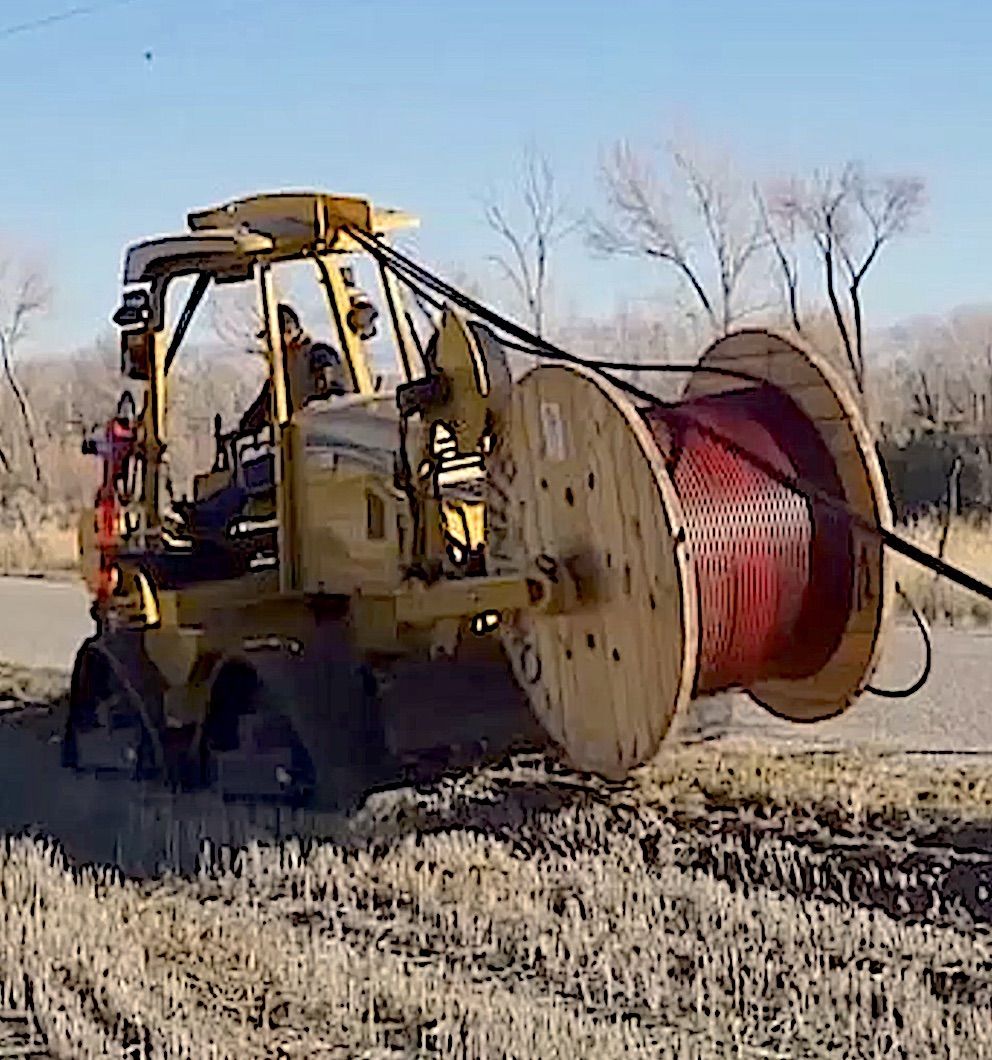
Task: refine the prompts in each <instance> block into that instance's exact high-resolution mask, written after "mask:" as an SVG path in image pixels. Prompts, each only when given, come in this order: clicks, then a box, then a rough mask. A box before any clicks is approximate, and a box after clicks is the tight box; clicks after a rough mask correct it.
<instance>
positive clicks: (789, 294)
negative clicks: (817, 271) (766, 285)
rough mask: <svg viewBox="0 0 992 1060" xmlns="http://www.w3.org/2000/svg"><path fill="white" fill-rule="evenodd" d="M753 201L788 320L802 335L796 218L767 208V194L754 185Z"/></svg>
mask: <svg viewBox="0 0 992 1060" xmlns="http://www.w3.org/2000/svg"><path fill="white" fill-rule="evenodd" d="M754 202H755V207H756V208H757V211H758V216H759V218H760V220H761V227H762V229H763V231H764V233H765V236H766V237H767V239H768V245H769V246H770V248H771V251H772V256H773V258H774V261H775V266H776V269H777V271H778V273H779V276H780V279H781V283H782V288H783V294H784V296H785V305H786V308H787V310H788V314H789V322H790V323H791V325H792V327H793V328H794V329H795V331H796V332H797V333H800V334H801V333H802V330H803V326H802V321H801V320H800V314H799V255H798V253H797V246H796V244H797V223H796V218H795V216H794V215H793V214H789V213H787V214H786V215H785V216H784V217H782V216H778V217H776V216H774V215H773V213H772V211H770V210H769V208H768V203H767V200H766V197H765V195H764V193H763V192H762V191H761V189H760V188H759V187H758V186H757V185H755V187H754Z"/></svg>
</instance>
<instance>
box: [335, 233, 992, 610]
mask: <svg viewBox="0 0 992 1060" xmlns="http://www.w3.org/2000/svg"><path fill="white" fill-rule="evenodd" d="M348 231H349V233H350V234H351V235H352V236H353V237H354V239H355V241H356V242H357V243H358V244H359V245H360V246H362V247H364V248H365V249H366V250H367V251H368V253H370V254H371V255H372V256H373V257H375V258H377V259H378V260H379V261H380V262H383V263H384V264H387V265H389V266H390V267H392V268H393V270H394V271H395V272H396V273H397V274H398V275H399V274H400V273H406V274H407V275H409V274H413V275H415V276H417V277H418V279H419V280H420V282H421V283H423V284H425V285H427V286H429V287H430V288H431V289H432V290H435V291H437V292H439V293H440V294H442V295H444V296H445V297H447V298H448V299H449V300H450V301H452V302H454V303H455V304H456V305H458V306H460V307H461V308H463V309H465V310H466V311H468V312H471V313H473V314H475V315H476V316H479V317H481V318H482V319H483V320H486V321H488V322H489V323H490V324H491V325H493V326H494V327H495V328H497V329H498V330H500V331H502V332H506V333H507V334H509V335H512V336H513V337H514V338H516V339H518V340H519V341H520V342H523V343H526V344H527V350H526V352H529V353H531V354H533V355H536V356H543V357H546V358H549V359H553V360H559V361H564V362H566V363H568V364H575V365H579V366H581V367H586V368H588V367H595V363H596V362H592V363H591V362H589V361H587V360H585V359H584V358H582V357H578V356H576V355H575V354H572V353H569V352H568V351H567V350H563V349H561V348H560V347H558V346H555V345H554V344H553V343H551V342H548V341H547V340H546V339H543V338H541V337H540V336H539V335H534V334H532V333H531V332H528V331H527V330H526V329H525V328H523V327H521V326H520V325H519V324H514V323H513V322H512V321H511V320H507V319H506V318H505V317H503V316H501V315H500V314H499V313H497V312H495V311H494V310H492V309H489V308H488V307H487V306H484V305H482V303H480V302H477V301H476V300H475V299H474V298H471V297H469V296H468V295H466V294H464V293H463V292H461V291H458V290H457V289H456V288H454V287H452V286H451V285H450V284H448V283H445V282H444V281H443V280H442V279H440V278H439V277H437V276H434V275H433V274H432V273H430V272H428V271H427V270H426V269H425V268H424V267H423V266H421V265H419V264H418V263H417V262H415V261H413V260H412V259H411V258H408V257H407V256H406V255H404V254H402V253H400V251H398V250H396V249H395V248H394V247H390V246H388V245H387V244H385V243H383V242H382V241H381V240H380V239H378V238H377V237H375V236H373V235H370V234H368V233H366V232H362V231H360V230H359V229H355V228H350V227H349V229H348ZM389 259H392V260H389ZM397 262H398V263H399V264H397ZM501 341H502V340H501ZM613 367H614V368H616V366H615V365H614V366H613ZM595 370H597V371H598V372H599V373H600V375H602V377H603V378H604V379H606V380H607V381H608V382H609V383H611V384H612V385H613V386H615V387H616V388H617V389H618V390H622V391H624V392H626V393H628V394H630V395H631V396H633V397H636V398H637V399H638V400H639V401H643V402H645V403H646V404H649V405H655V404H657V403H658V399H657V397H656V396H655V395H654V394H650V393H648V392H647V391H645V390H642V389H641V388H640V387H637V386H635V385H634V384H632V383H628V382H626V381H625V380H622V379H619V378H617V377H616V376H614V375H611V374H610V373H609V372H607V371H605V370H604V369H602V368H595ZM655 370H658V371H669V370H675V369H673V368H672V367H671V366H669V365H658V366H657V367H656V369H655ZM681 370H684V371H688V372H697V371H704V372H705V371H707V369H706V368H705V367H701V366H699V365H687V366H685V368H684V369H681ZM740 374H741V375H743V374H744V373H740ZM751 378H752V379H753V378H755V377H751ZM758 381H759V382H764V380H758ZM696 425H697V427H698V428H699V429H700V430H702V431H704V432H706V433H709V434H710V435H712V436H713V437H715V438H716V439H717V440H719V441H720V442H721V444H723V445H724V446H726V447H727V448H728V449H730V450H731V451H733V452H735V453H736V454H737V455H738V456H740V457H741V458H742V459H744V460H747V461H748V462H750V463H751V464H752V466H754V467H756V468H757V469H758V470H760V471H762V472H763V473H764V474H765V475H767V476H768V477H769V478H770V479H772V481H774V482H777V483H778V484H780V485H782V486H785V487H786V488H788V489H790V490H792V491H793V492H795V493H797V494H798V495H799V496H801V497H802V498H803V499H805V500H817V501H819V502H820V503H821V504H824V505H825V506H827V507H829V508H832V509H833V510H834V511H838V512H840V514H842V515H845V516H847V518H849V519H850V520H851V521H852V523H854V524H855V525H856V526H858V527H859V529H861V530H862V531H864V532H865V533H867V534H870V535H871V536H873V537H878V538H879V539H880V540H881V542H882V544H883V545H885V546H887V547H888V548H889V549H891V550H892V551H893V552H896V553H898V554H899V555H902V556H905V557H906V558H907V559H910V560H912V561H913V562H914V563H917V564H919V565H920V566H922V567H924V568H926V569H927V570H930V571H931V572H933V573H935V574H938V575H940V576H942V577H944V578H946V579H947V580H948V581H950V582H952V583H954V584H956V585H959V586H961V587H962V588H964V589H968V590H969V591H970V592H973V593H975V594H976V595H977V596H981V597H982V598H983V599H985V600H989V601H992V585H989V584H987V583H986V582H982V581H980V580H979V579H978V578H974V577H972V576H971V575H970V574H967V573H966V572H965V571H962V570H960V569H958V568H957V567H952V566H951V565H950V564H949V563H946V562H945V561H944V560H941V559H939V558H938V557H936V556H932V555H930V554H929V553H928V552H924V551H923V549H921V548H918V547H917V546H916V545H913V544H911V543H910V542H908V541H905V540H903V539H902V538H901V537H899V536H898V535H897V534H896V533H894V532H893V531H891V530H886V529H883V528H882V527H880V526H878V525H877V524H875V523H873V522H871V521H870V520H868V519H866V518H864V517H863V516H861V515H860V514H859V513H857V512H856V511H854V510H853V509H852V508H851V507H850V505H848V504H847V503H846V502H845V501H844V500H842V499H841V498H838V497H834V496H832V495H830V494H828V493H826V492H825V491H824V490H822V489H820V488H819V487H818V486H816V485H815V484H813V483H812V482H809V481H807V480H805V479H802V478H794V477H793V476H789V475H785V474H783V473H782V472H781V471H779V470H778V468H776V467H774V466H773V465H772V464H770V463H768V462H767V461H766V460H763V459H762V458H760V457H759V456H758V455H757V454H756V453H753V452H751V451H750V450H748V449H745V448H744V447H743V446H741V445H739V444H738V443H737V442H735V441H733V440H732V439H730V438H727V437H725V436H724V435H721V434H720V432H718V431H715V430H713V429H712V428H711V427H708V426H707V425H705V424H702V423H699V422H698V421H697V424H696Z"/></svg>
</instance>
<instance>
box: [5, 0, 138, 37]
mask: <svg viewBox="0 0 992 1060" xmlns="http://www.w3.org/2000/svg"><path fill="white" fill-rule="evenodd" d="M133 3H135V0H104V2H103V3H96V4H77V5H76V6H75V7H70V8H68V9H67V10H65V11H56V12H55V13H54V14H51V15H42V16H41V17H40V18H32V19H29V20H28V21H27V22H18V23H16V24H15V25H12V26H4V27H3V28H2V29H0V39H3V38H5V37H13V36H14V35H15V34H17V33H28V32H30V31H31V30H35V29H44V28H45V26H51V25H54V24H55V23H57V22H66V21H68V20H69V19H71V18H79V17H80V16H82V15H94V14H96V13H97V12H98V11H103V10H104V9H106V8H109V7H123V6H124V5H125V4H133Z"/></svg>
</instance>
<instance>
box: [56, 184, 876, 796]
mask: <svg viewBox="0 0 992 1060" xmlns="http://www.w3.org/2000/svg"><path fill="white" fill-rule="evenodd" d="M188 222H189V224H188V231H186V232H184V233H182V234H180V235H176V236H171V237H167V238H164V239H158V240H153V241H148V242H144V243H139V244H137V245H135V246H132V247H131V248H130V249H129V250H128V252H127V254H126V258H125V267H124V284H125V292H124V297H123V302H122V305H121V308H120V310H119V311H118V313H117V316H116V317H115V320H116V322H117V324H118V326H119V327H120V333H121V350H122V370H123V374H124V376H125V379H126V383H125V386H129V387H133V389H134V392H132V391H131V390H127V391H125V393H124V394H123V396H122V398H121V402H120V405H119V407H118V412H117V415H116V416H115V417H114V418H113V420H112V421H111V423H110V424H109V425H108V427H107V428H106V430H105V431H104V433H103V434H102V435H101V436H100V437H98V438H95V439H93V440H91V441H90V442H88V443H87V444H88V447H89V450H90V451H91V452H94V453H96V454H97V455H99V456H100V458H101V459H102V463H103V468H104V475H103V484H102V486H101V488H100V490H99V492H98V495H97V501H96V504H95V506H94V508H93V510H91V511H88V512H87V513H85V516H84V519H83V521H82V524H81V549H82V556H83V561H84V567H85V573H86V578H87V580H88V584H89V586H90V590H91V593H92V597H93V601H94V603H93V614H94V619H95V623H96V632H95V634H94V636H93V637H91V638H90V639H89V640H88V641H87V642H86V643H85V644H84V645H83V646H82V647H81V649H80V651H79V653H78V656H77V659H76V665H75V670H74V673H73V679H72V688H71V695H70V706H69V712H68V720H67V724H66V730H65V738H64V743H63V747H64V759H65V763H66V764H67V765H68V766H71V767H74V768H77V769H114V770H124V771H126V772H128V773H130V774H131V775H133V776H135V777H142V778H159V779H161V780H164V781H166V782H168V783H171V784H174V785H176V786H179V787H184V788H188V787H210V788H216V789H218V790H220V791H221V792H223V793H224V794H228V795H248V796H259V797H262V796H264V797H269V796H271V797H276V798H280V799H291V800H306V801H309V802H310V803H316V804H321V805H323V804H339V803H340V802H341V800H342V799H343V798H346V797H348V796H347V793H348V792H361V791H364V790H368V788H369V786H370V785H374V784H376V783H379V782H380V781H382V780H383V779H384V778H386V777H391V776H398V775H409V770H414V771H415V770H416V768H417V763H418V762H423V761H425V760H428V761H436V760H438V759H440V760H441V761H442V762H443V763H445V764H451V765H454V764H467V763H469V762H472V761H478V760H479V758H480V756H482V755H485V754H500V753H504V752H505V751H506V750H508V749H512V748H514V747H524V746H527V747H534V746H539V747H549V748H553V749H554V750H555V751H556V753H558V754H560V755H561V756H563V757H564V759H565V760H567V762H569V763H570V764H571V765H572V766H573V767H575V768H577V769H579V770H583V771H590V772H595V773H599V774H602V775H604V776H606V777H610V778H622V777H623V776H625V775H626V774H627V773H628V772H629V771H630V770H632V769H634V768H635V767H637V766H639V765H641V764H643V763H646V762H648V761H649V760H650V759H651V758H652V757H653V756H654V755H655V754H656V752H657V751H658V749H659V747H660V746H661V745H662V742H663V740H664V738H665V736H666V734H667V733H668V732H669V730H670V728H671V725H672V722H673V720H674V719H675V718H676V717H677V716H678V715H679V714H680V712H682V711H684V710H685V709H686V708H687V706H688V704H689V702H690V700H691V699H693V698H694V697H698V696H703V695H707V694H710V693H714V692H717V691H721V690H726V689H740V690H743V691H745V692H747V693H748V694H750V695H751V696H752V697H753V698H754V699H755V700H757V701H758V702H759V703H761V704H762V705H763V706H765V707H766V708H767V709H768V710H770V711H772V712H773V713H775V714H776V715H778V716H781V717H784V718H788V719H791V720H794V721H797V722H810V721H816V720H819V719H823V718H827V717H831V716H834V715H836V714H838V713H840V712H842V711H844V710H845V709H847V708H848V707H849V706H850V705H851V704H852V703H853V702H854V701H855V700H856V699H857V697H858V696H859V695H860V694H861V692H862V691H863V690H864V689H865V687H866V685H867V682H868V681H869V680H870V677H871V674H872V672H873V670H874V667H875V664H876V661H877V658H878V654H879V648H880V644H881V635H882V630H883V626H884V624H885V620H886V619H887V616H888V614H889V610H890V604H891V599H892V586H891V585H890V579H889V577H888V574H887V565H886V562H885V555H884V550H885V546H886V544H887V543H889V542H888V536H890V535H891V525H890V521H891V517H890V510H889V501H888V496H887V491H886V485H885V479H884V475H883V471H882V468H881V466H880V464H879V461H878V458H877V455H876V449H875V446H874V443H873V441H872V439H871V437H870V435H869V432H868V430H867V428H866V426H865V424H864V422H863V421H862V418H861V415H860V413H859V410H858V405H857V403H856V401H855V400H854V399H853V397H852V396H851V395H850V394H849V392H848V390H847V387H846V386H845V385H844V383H843V382H842V380H841V379H840V378H839V377H838V376H837V375H836V374H835V373H834V372H833V371H832V370H831V369H830V368H829V366H828V365H826V364H825V363H823V362H822V361H821V360H820V359H819V358H817V357H816V356H814V355H813V354H811V353H809V352H807V351H804V350H801V349H800V348H799V347H798V346H796V345H795V344H793V343H792V342H789V341H786V340H785V339H784V338H781V337H779V336H776V335H773V334H770V333H768V332H764V331H745V332H740V333H737V334H732V335H729V336H727V337H726V338H723V339H721V340H720V341H718V342H716V343H715V344H714V345H712V346H711V347H710V348H709V349H708V350H707V351H706V352H705V353H704V354H703V357H702V359H701V360H700V361H699V362H698V363H696V364H694V365H692V366H691V367H692V372H691V374H690V382H689V384H688V386H687V388H686V390H685V392H684V394H683V395H682V398H681V399H680V400H679V401H678V402H675V403H669V404H665V403H662V402H660V401H659V400H658V399H657V398H654V397H652V396H651V395H649V394H645V393H643V392H641V391H639V390H637V389H636V388H634V387H631V386H628V385H627V384H625V383H623V382H622V381H621V380H619V379H618V378H616V377H615V375H613V374H612V373H610V372H609V371H608V370H607V369H606V367H605V366H604V365H603V364H602V363H600V362H583V361H581V360H579V359H578V358H575V357H573V356H571V355H569V354H567V353H566V352H565V351H561V350H557V348H555V347H553V346H550V345H549V344H548V343H546V342H543V341H542V340H540V339H538V338H537V337H536V336H532V335H528V333H526V332H524V331H522V329H520V328H518V327H516V326H515V325H513V324H512V323H511V322H509V321H506V320H504V319H503V318H501V317H499V316H498V315H497V314H495V313H493V312H492V311H490V310H488V309H486V307H484V306H481V305H479V304H478V303H475V302H473V301H472V300H471V299H468V298H467V297H466V296H465V295H463V294H462V293H461V292H459V291H457V290H456V289H455V288H452V287H450V286H449V285H447V284H445V283H444V282H443V281H441V280H439V279H438V278H437V277H435V276H433V275H432V274H431V273H430V272H428V271H427V270H426V269H424V268H423V267H421V266H419V265H417V264H416V262H413V261H412V260H411V259H409V258H408V257H406V256H405V255H404V254H401V253H400V252H399V251H398V250H396V249H394V248H393V246H392V244H391V242H390V237H391V235H392V233H394V232H395V231H396V230H398V229H402V228H404V227H406V226H409V225H411V224H413V221H412V219H411V218H409V217H408V216H406V215H403V214H400V213H397V212H395V211H390V210H382V209H379V208H377V207H374V206H373V205H372V204H370V203H369V202H367V201H365V200H363V199H359V198H348V197H340V196H334V195H327V194H318V193H306V194H304V193H300V194H295V193H294V194H271V195H259V196H256V197H253V198H247V199H242V200H239V201H236V202H231V203H228V204H226V205H224V206H221V207H218V208H216V209H210V210H205V211H201V212H197V213H193V214H191V215H190V216H189V218H188ZM359 260H361V261H363V262H364V263H365V266H366V267H368V268H370V269H371V270H372V274H373V275H374V276H375V278H376V284H377V292H376V294H374V295H372V296H369V295H365V294H363V293H361V292H358V290H357V288H356V287H355V284H354V278H353V277H354V265H355V264H356V263H357V262H358V261H359ZM287 263H296V264H297V265H300V264H302V266H305V267H306V268H308V269H311V270H312V271H313V274H314V276H315V278H316V280H317V283H318V285H319V288H320V290H321V291H322V295H323V300H324V311H325V313H326V319H327V327H328V333H329V334H330V336H331V341H330V342H329V343H327V344H326V346H327V349H326V350H324V351H323V356H322V357H321V356H317V355H316V354H315V344H313V343H311V344H310V345H309V346H307V345H306V343H304V344H302V345H301V344H300V342H299V341H298V337H295V338H294V337H293V336H290V337H289V338H287V335H286V333H285V332H284V331H283V330H281V318H282V315H283V314H282V313H281V310H280V308H279V306H278V304H277V298H276V294H275V290H276V287H275V283H276V280H275V277H276V275H277V274H278V272H279V269H280V268H281V267H282V266H283V265H285V264H287ZM182 276H186V277H193V278H194V282H193V285H192V288H191V292H190V296H189V300H188V302H187V303H186V306H185V308H184V309H183V311H182V313H181V314H180V316H179V318H178V322H177V323H176V325H175V327H174V328H173V329H172V330H171V331H169V332H168V333H167V329H166V322H165V319H164V318H165V311H164V307H165V299H166V293H167V291H168V289H169V285H170V284H171V283H172V282H173V281H174V280H175V279H176V278H178V277H182ZM226 284H232V285H233V284H243V285H253V286H254V288H255V290H256V291H257V297H258V304H259V306H260V314H261V317H262V319H263V320H264V324H265V326H264V336H265V342H264V346H265V362H266V365H267V379H266V382H265V385H264V387H263V391H262V394H261V395H260V401H259V402H258V403H256V406H253V407H254V408H255V410H256V413H257V415H255V414H253V415H255V418H254V419H252V418H251V417H248V419H247V421H246V420H245V419H243V420H242V423H241V424H240V425H239V426H238V427H237V428H236V429H234V430H232V431H228V432H227V433H224V432H223V431H221V429H220V427H219V426H218V428H217V429H216V432H215V457H214V462H213V466H212V467H210V468H209V469H206V468H205V469H204V471H203V472H202V473H201V474H199V475H197V476H196V477H195V480H194V490H193V498H192V500H183V501H182V502H174V501H173V500H172V495H171V490H170V480H169V474H170V473H169V460H168V447H169V438H168V424H169V415H168V410H169V382H170V369H171V368H172V367H173V363H174V361H175V360H176V359H177V358H181V357H182V347H183V339H184V336H185V333H186V330H187V327H188V325H189V323H190V320H191V319H192V317H193V314H194V313H195V311H196V308H197V304H198V302H199V300H200V299H201V298H202V297H203V296H204V294H205V292H206V291H207V290H208V288H210V287H211V286H212V285H226ZM413 296H415V299H416V303H415V301H414V297H413ZM415 304H419V305H420V306H424V305H425V304H426V305H428V306H429V307H431V309H430V311H429V312H427V313H425V316H426V317H428V318H429V320H430V327H429V331H430V333H429V334H428V335H427V336H426V338H422V337H421V335H420V333H419V332H418V330H417V328H416V326H415V319H414V317H415V312H416V310H415ZM376 305H378V306H380V307H382V309H383V313H382V316H383V319H384V320H386V322H387V325H388V326H387V328H386V329H385V330H386V333H385V335H383V336H380V337H381V338H385V339H388V340H389V342H390V344H391V348H392V351H393V353H394V355H395V364H396V371H397V373H398V377H399V382H398V383H397V384H396V385H395V386H389V387H385V388H383V387H379V386H377V385H376V382H374V381H373V376H372V369H371V366H370V360H369V356H368V341H367V339H368V335H369V333H370V329H369V327H368V314H369V309H370V307H372V311H373V313H374V307H375V306H376ZM317 345H319V344H317ZM514 348H523V349H527V350H529V351H530V352H532V353H537V354H540V355H542V356H543V357H544V358H545V363H542V364H540V365H539V366H538V367H536V368H533V369H531V370H529V371H528V372H526V373H525V374H523V375H522V377H520V378H517V379H514V378H513V376H512V374H511V371H510V369H509V366H508V350H512V349H514ZM308 357H309V361H307V360H306V359H307V358H308ZM301 358H302V361H301ZM303 362H306V363H303ZM551 362H555V363H551ZM301 363H303V367H302V368H301ZM328 364H332V365H334V366H337V367H339V368H340V371H339V373H338V376H339V377H338V378H337V382H336V383H335V384H334V385H326V383H327V380H326V377H325V378H324V379H323V384H324V385H322V383H321V379H322V377H321V374H320V373H321V371H322V370H323V369H322V368H321V366H322V365H323V366H324V367H326V366H327V365H328ZM315 365H316V368H315ZM404 769H405V770H407V773H405V774H404Z"/></svg>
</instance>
